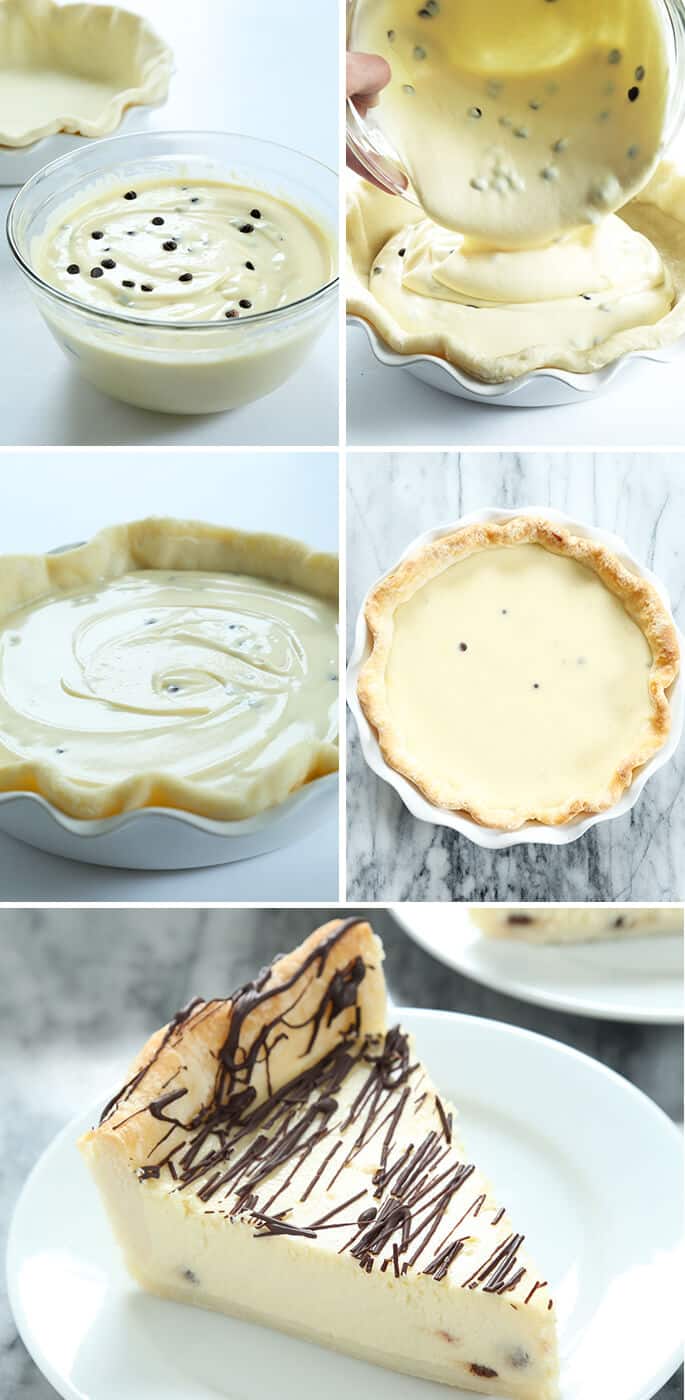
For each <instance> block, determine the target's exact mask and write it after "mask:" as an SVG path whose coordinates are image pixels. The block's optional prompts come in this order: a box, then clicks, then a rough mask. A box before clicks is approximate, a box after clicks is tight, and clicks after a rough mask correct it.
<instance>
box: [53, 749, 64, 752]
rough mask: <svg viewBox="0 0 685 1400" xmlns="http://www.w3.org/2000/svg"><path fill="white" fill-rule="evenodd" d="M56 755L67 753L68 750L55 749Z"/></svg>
mask: <svg viewBox="0 0 685 1400" xmlns="http://www.w3.org/2000/svg"><path fill="white" fill-rule="evenodd" d="M55 753H66V749H55Z"/></svg>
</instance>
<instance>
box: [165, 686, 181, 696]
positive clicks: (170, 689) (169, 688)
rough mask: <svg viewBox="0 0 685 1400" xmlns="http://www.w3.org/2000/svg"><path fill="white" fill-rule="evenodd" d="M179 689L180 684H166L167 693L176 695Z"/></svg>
mask: <svg viewBox="0 0 685 1400" xmlns="http://www.w3.org/2000/svg"><path fill="white" fill-rule="evenodd" d="M180 689H181V687H180V685H168V686H167V694H168V695H178V692H179V690H180Z"/></svg>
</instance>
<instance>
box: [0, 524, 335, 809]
mask: <svg viewBox="0 0 685 1400" xmlns="http://www.w3.org/2000/svg"><path fill="white" fill-rule="evenodd" d="M167 571H170V572H167ZM187 571H190V575H192V578H189V580H188V581H187V582H186V581H184V580H183V574H184V573H185V572H187ZM174 575H179V576H180V580H179V579H177V578H175V577H174ZM174 584H176V585H177V587H176V589H175V590H174V595H172V596H171V597H169V596H167V595H168V592H169V589H170V588H171V587H172V586H173V585H174ZM214 585H215V586H216V590H218V593H219V596H218V597H217V598H216V599H214V598H213V597H209V596H208V594H207V590H208V589H211V588H212V587H213V586H214ZM146 588H149V589H152V590H153V595H152V596H153V597H156V596H157V595H156V594H155V591H154V590H155V589H157V590H158V592H159V602H158V603H157V604H155V606H158V608H159V610H160V615H159V616H157V617H154V616H153V617H151V618H150V617H148V616H147V615H146V614H145V612H142V614H141V608H143V609H144V608H145V606H147V607H148V608H149V607H150V604H149V603H148V602H147V598H146V595H145V589H146ZM164 589H166V590H167V591H166V593H165V592H164ZM108 590H109V591H110V593H111V595H112V596H115V595H116V606H113V605H112V603H111V598H110V597H107V599H106V602H105V603H103V602H102V593H103V592H105V593H107V591H108ZM117 590H120V592H119V593H117ZM132 590H133V591H132ZM138 590H142V593H141V597H142V602H141V600H140V598H139V594H138ZM160 590H161V591H160ZM193 590H195V591H196V592H197V590H201V591H200V596H199V600H198V599H197V598H194V593H193ZM241 590H242V593H241ZM337 593H338V561H337V559H336V558H335V557H334V556H333V555H329V554H317V553H314V552H312V551H310V550H309V549H308V548H307V547H306V546H305V545H303V544H300V543H298V542H297V541H294V540H289V539H284V538H281V537H279V536H276V535H263V534H246V533H243V532H241V531H238V530H228V529H223V528H221V527H218V526H214V525H208V524H199V523H196V522H192V521H177V520H166V519H155V518H151V519H148V520H143V521H138V522H134V523H132V524H128V525H121V526H114V527H111V528H109V529H105V530H103V531H101V532H100V533H99V534H97V535H95V536H94V537H93V539H91V540H90V541H89V542H88V543H87V544H84V545H81V546H77V547H75V548H73V549H68V550H66V551H64V552H62V553H57V554H48V555H43V556H21V555H17V556H7V557H5V558H0V792H32V793H36V794H39V795H41V796H42V797H44V798H46V799H47V800H48V801H49V802H51V803H53V804H54V806H55V807H57V808H58V809H59V810H60V811H62V812H65V813H66V814H67V815H69V816H71V817H78V818H84V819H93V818H101V817H110V816H115V815H118V814H119V813H121V812H124V811H131V810H137V809H139V808H144V807H152V806H154V807H172V808H179V809H181V810H183V811H186V812H192V813H195V814H198V815H201V816H205V817H209V818H213V819H215V820H224V821H236V820H243V819H245V818H247V817H252V816H254V815H256V814H257V813H259V812H261V811H264V810H266V809H268V808H270V807H273V806H275V805H276V804H278V803H280V802H282V801H284V800H285V798H287V797H288V796H289V795H290V794H291V793H292V792H294V791H296V790H297V789H299V788H301V787H303V786H304V785H305V784H307V783H309V782H312V781H314V780H315V779H316V778H319V777H321V776H323V775H324V774H327V773H332V772H334V771H336V770H337V767H338V746H337V735H336V722H335V719H334V716H335V715H336V713H337V710H336V705H337V701H336V695H337V691H336V687H335V683H336V680H337V676H336V674H335V671H337V664H336V665H335V671H333V670H332V669H331V667H332V662H331V660H330V659H329V654H330V652H331V651H332V653H333V656H334V657H335V658H337V642H336V635H335V616H336V611H337V608H336V603H337ZM175 594H178V596H177V597H176V596H175ZM253 594H256V597H253V596H252V595H253ZM264 595H266V601H264ZM73 598H76V599H77V604H73V603H72V602H71V601H70V600H71V599H73ZM119 599H121V602H119ZM75 607H77V609H78V611H77V612H76V613H73V609H74V608H75ZM50 608H52V609H53V614H52V616H56V617H59V618H61V619H62V623H63V625H64V628H65V629H66V630H65V631H64V632H63V631H62V630H59V634H58V640H57V641H53V638H54V637H55V632H54V627H53V624H52V622H51V615H50V614H49V612H46V609H48V610H49V609H50ZM70 608H71V609H72V611H71V612H70V611H69V609H70ZM89 608H90V609H91V610H92V613H93V616H92V617H91V615H90V613H89ZM60 609H61V610H62V611H60ZM65 610H66V621H64V612H65ZM119 613H120V614H121V618H122V619H123V621H121V622H120V621H119ZM72 616H73V617H74V621H73V622H72V621H71V620H70V619H71V618H72ZM110 618H114V623H113V624H111V623H110ZM41 619H43V620H42V621H41ZM45 619H47V621H46V620H45ZM141 619H142V620H141ZM177 619H178V621H177ZM253 619H254V621H253ZM103 620H104V621H103ZM62 623H61V624H60V625H62ZM150 624H159V627H158V629H157V630H156V629H155V627H154V626H152V625H150ZM246 624H247V625H246ZM99 627H103V628H104V631H103V632H102V633H98V630H97V629H98V628H99ZM217 627H218V628H219V629H227V630H220V632H219V634H217V630H216V629H217ZM31 628H36V629H37V630H33V631H32V630H31ZM41 628H42V629H43V631H42V633H41V630H40V629H41ZM235 628H238V631H237V632H236V631H234V630H231V629H235ZM298 628H301V629H302V630H301V632H298V630H297V629H298ZM22 629H23V631H22ZM41 635H42V636H43V638H44V639H45V645H46V654H45V655H44V659H43V664H42V666H41V667H38V666H36V667H35V676H36V694H37V697H38V698H37V699H36V700H35V701H34V696H33V694H32V691H31V689H28V690H27V684H26V677H27V676H28V677H29V680H30V678H31V676H32V674H33V673H34V667H33V659H34V653H35V651H36V650H37V643H40V638H41ZM65 638H66V640H65ZM92 638H94V641H93V640H89V639H92ZM303 638H304V640H303ZM169 639H170V640H169ZM179 639H180V640H179ZM17 642H23V643H24V646H25V647H28V651H26V652H25V659H24V658H23V657H21V652H22V650H23V648H20V647H18V648H17V650H16V652H13V647H15V646H16V644H17ZM88 648H90V651H88ZM307 648H309V650H307ZM13 656H16V658H17V659H16V661H15V662H12V661H11V660H8V657H9V658H12V657H13ZM293 657H294V658H295V659H294V660H293ZM298 658H299V660H298ZM39 661H40V656H39V655H38V656H36V662H39ZM51 662H52V663H54V664H53V665H52V667H51V664H50V663H51ZM314 662H315V663H316V668H317V669H314ZM22 668H23V669H22ZM179 668H180V673H181V680H180V683H179V684H171V683H170V681H172V680H175V678H176V677H175V674H174V675H171V674H170V673H171V672H172V671H173V672H174V673H175V672H176V671H178V670H179ZM129 676H130V679H129ZM17 677H19V679H18V680H17ZM73 677H75V682H74V683H72V678H73ZM12 678H13V679H12ZM11 679H12V684H10V680H11ZM31 685H32V682H31ZM129 685H132V686H133V688H134V689H133V692H132V693H129V691H128V690H127V687H128V686H129ZM13 687H14V688H13ZM112 692H113V693H112ZM178 692H180V694H179V693H178ZM16 696H18V697H19V701H20V702H22V703H19V705H18V707H17V704H16V703H15V701H16ZM73 697H75V698H73ZM24 701H26V703H25V704H24V703H23V702H24ZM65 705H67V706H71V708H70V709H68V710H65V709H64V706H65ZM298 707H299V708H298ZM112 711H114V718H112ZM253 711H254V713H253ZM65 716H67V718H66V719H65ZM141 717H142V718H141ZM203 726H204V727H203ZM65 734H66V735H67V736H68V735H69V734H71V735H73V736H74V740H73V745H72V749H70V747H69V738H68V737H67V738H66V739H65V740H63V742H64V744H65V747H62V746H61V745H60V739H61V736H62V735H65ZM224 737H225V741H226V742H225V746H224ZM136 749H137V752H138V756H136ZM151 753H152V754H154V755H156V756H157V757H158V761H157V764H156V765H155V766H153V764H152V762H151V760H150V754H151Z"/></svg>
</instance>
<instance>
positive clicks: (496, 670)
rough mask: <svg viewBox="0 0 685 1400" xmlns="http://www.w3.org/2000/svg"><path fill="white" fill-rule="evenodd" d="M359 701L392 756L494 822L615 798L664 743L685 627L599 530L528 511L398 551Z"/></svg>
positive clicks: (557, 817) (511, 825)
mask: <svg viewBox="0 0 685 1400" xmlns="http://www.w3.org/2000/svg"><path fill="white" fill-rule="evenodd" d="M366 620H367V624H368V629H369V633H370V639H371V654H370V656H369V658H368V660H367V661H366V662H365V664H364V666H363V668H362V670H361V673H360V678H359V682H358V693H359V699H360V702H361V705H362V708H363V710H364V713H365V714H366V716H367V718H368V720H369V722H370V724H371V725H372V726H373V728H374V730H375V731H376V733H377V736H378V741H379V744H380V747H381V750H382V753H383V756H384V758H385V760H386V762H387V763H388V764H389V765H390V767H391V768H393V769H395V770H396V771H397V772H399V773H401V774H403V775H404V776H405V777H406V778H408V779H410V781H411V782H413V783H414V784H415V786H416V787H417V788H418V789H419V790H420V791H421V792H422V793H423V794H424V795H425V796H426V797H427V798H428V799H429V801H430V802H432V803H434V804H435V805H436V806H437V807H441V808H445V809H447V810H449V811H457V812H464V813H467V814H468V815H469V816H471V817H472V818H473V819H474V820H475V821H477V822H480V823H482V824H484V825H486V826H489V827H495V828H499V829H502V830H506V831H515V830H517V829H518V828H520V827H522V826H523V825H524V824H525V823H526V822H541V823H545V824H549V825H559V824H562V823H565V822H570V821H572V820H573V819H574V818H576V817H580V816H583V815H586V814H588V813H595V812H602V811H605V810H606V809H608V808H610V807H612V806H613V805H614V804H615V803H616V802H617V801H618V799H619V798H620V796H621V794H622V793H623V792H624V791H625V790H626V789H627V788H628V787H630V784H631V782H632V780H633V776H634V774H635V773H636V772H637V770H639V769H640V768H641V767H642V766H643V765H644V764H645V763H647V762H648V760H649V759H650V758H651V757H652V756H653V754H655V753H656V752H657V750H659V749H660V748H661V747H662V745H663V744H664V743H665V741H666V739H667V737H668V734H669V730H670V725H671V707H670V690H671V687H672V686H673V683H674V681H675V679H676V676H677V674H678V668H679V646H678V637H677V633H676V629H675V627H674V624H673V622H672V619H671V617H670V615H669V612H668V610H667V608H666V606H665V604H664V603H663V602H662V600H661V598H660V596H659V594H658V592H657V590H656V589H655V588H654V587H653V586H652V584H651V583H650V582H648V580H647V579H645V578H643V577H642V576H640V575H638V574H636V573H633V572H632V571H631V570H630V569H629V568H628V567H627V566H626V565H625V564H624V563H622V561H621V560H620V559H618V558H617V557H616V556H615V555H613V554H612V553H611V552H610V551H609V550H607V549H606V548H604V546H603V545H601V544H599V543H597V542H596V541H594V540H591V539H586V538H581V537H580V536H579V535H575V534H573V533H572V531H570V530H568V529H564V528H562V527H561V526H559V525H556V524H554V523H551V522H550V521H547V520H545V519H543V518H534V517H532V516H528V515H525V516H524V515H522V516H518V517H514V518H510V519H508V520H504V521H501V522H497V521H491V522H489V523H481V524H472V525H468V526H464V527H462V528H460V529H456V530H455V531H453V532H452V533H450V534H446V535H443V536H441V537H439V538H437V539H435V540H434V541H433V542H432V543H431V544H428V545H427V546H425V547H423V548H421V549H420V550H418V551H417V552H416V553H415V554H412V555H411V556H410V557H409V558H407V559H405V560H404V561H403V562H401V563H400V564H399V565H398V566H397V567H396V568H395V569H393V570H392V571H391V573H389V574H388V575H387V576H386V577H385V578H383V579H382V580H381V581H380V583H378V585H377V586H376V587H375V588H374V589H373V590H372V592H371V594H370V596H369V598H368V600H367V603H366Z"/></svg>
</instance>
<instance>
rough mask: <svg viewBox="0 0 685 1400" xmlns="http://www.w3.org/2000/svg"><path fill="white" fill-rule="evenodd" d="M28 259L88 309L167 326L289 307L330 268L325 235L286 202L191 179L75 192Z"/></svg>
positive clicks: (330, 272)
mask: <svg viewBox="0 0 685 1400" xmlns="http://www.w3.org/2000/svg"><path fill="white" fill-rule="evenodd" d="M32 261H33V266H34V269H35V271H36V272H37V273H38V275H39V276H40V277H42V278H43V279H44V280H45V281H46V282H49V283H50V285H51V286H53V287H57V288H58V289H59V290H60V291H62V292H66V293H68V294H69V295H70V296H72V297H75V298H76V299H77V300H78V301H80V302H83V304H84V305H86V306H90V307H93V308H96V309H100V310H104V311H113V312H120V313H122V314H125V315H133V316H136V317H143V318H145V317H149V318H150V319H154V320H162V321H173V322H184V321H188V322H195V321H220V320H223V319H224V318H227V319H228V320H234V319H236V318H238V317H246V316H254V315H256V314H257V313H259V312H263V311H273V310H275V309H276V308H278V307H283V306H288V305H290V304H291V303H292V302H296V301H299V300H300V299H301V298H303V297H306V296H308V295H309V294H310V293H312V292H315V291H317V290H318V289H319V288H320V287H322V286H324V285H325V284H326V283H327V282H329V281H330V279H331V277H332V276H333V268H334V264H333V253H332V248H331V245H330V242H329V240H328V238H327V236H326V234H325V233H324V231H323V230H322V229H320V228H318V227H317V226H316V225H315V224H314V223H313V222H312V221H311V220H310V219H309V218H308V217H307V215H305V214H304V213H302V212H301V211H300V210H298V209H295V208H294V207H293V206H292V205H289V204H287V203H285V202H284V201H283V200H280V199H276V198H275V197H274V196H273V195H270V194H266V193H265V192H264V191H262V190H252V189H247V188H244V187H242V186H238V185H228V184H223V183H220V182H211V181H206V180H191V179H188V180H187V181H183V182H180V181H178V180H158V181H155V182H135V183H134V184H133V185H126V186H118V187H117V188H116V189H112V188H111V187H110V188H108V189H106V190H100V192H99V193H98V194H96V195H92V194H91V196H90V197H89V198H83V199H82V202H79V203H78V204H77V205H74V206H72V207H70V208H67V209H62V210H61V211H60V214H59V217H58V219H57V220H56V221H55V222H54V223H53V224H52V226H51V227H50V228H49V229H48V230H47V231H46V233H45V234H43V235H41V236H40V237H39V238H38V239H36V241H35V243H34V245H33V247H32Z"/></svg>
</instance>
